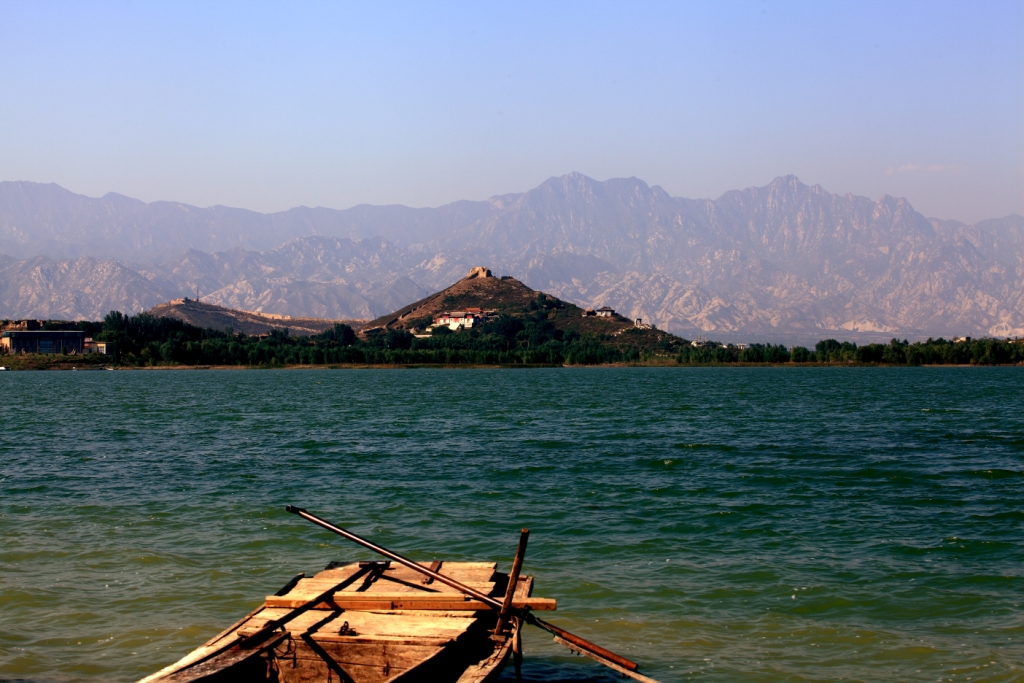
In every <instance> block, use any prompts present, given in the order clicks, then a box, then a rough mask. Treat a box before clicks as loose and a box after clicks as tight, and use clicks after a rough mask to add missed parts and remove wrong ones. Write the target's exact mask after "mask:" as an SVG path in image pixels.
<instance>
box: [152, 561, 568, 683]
mask: <svg viewBox="0 0 1024 683" xmlns="http://www.w3.org/2000/svg"><path fill="white" fill-rule="evenodd" d="M423 566H425V567H428V568H429V569H431V570H433V571H440V572H443V574H444V575H445V576H449V577H451V578H453V579H456V580H458V581H460V582H461V583H464V584H466V585H468V586H471V587H472V588H475V589H476V590H478V591H480V592H482V593H484V594H486V595H490V596H496V597H497V598H498V599H501V598H502V597H503V596H504V595H505V593H506V590H507V587H508V579H509V576H508V574H505V573H502V572H498V571H497V565H496V563H494V562H435V563H433V564H429V565H428V564H424V565H423ZM532 590H533V577H530V576H520V577H519V578H518V581H517V586H516V588H515V591H514V597H513V603H512V604H513V607H520V608H524V607H529V608H530V609H532V610H552V609H554V608H555V601H554V600H550V599H546V598H533V597H531V593H532ZM496 621H497V613H496V612H495V611H494V610H492V609H490V608H489V607H488V606H486V605H484V604H482V603H480V602H479V601H476V600H472V599H471V598H468V597H466V596H464V595H462V594H461V593H459V592H458V591H456V590H455V589H453V588H451V587H449V586H446V585H444V584H441V583H438V582H436V581H433V580H432V579H430V578H429V577H424V576H423V575H421V574H419V573H417V572H415V571H413V570H412V569H409V568H408V567H404V566H401V565H395V564H393V563H391V562H360V563H355V564H338V563H332V564H330V565H328V568H327V569H325V570H324V571H322V572H319V573H318V574H316V575H315V576H313V577H310V578H305V577H301V576H300V577H296V579H295V580H294V581H292V582H291V583H289V584H288V585H286V586H285V587H284V588H283V589H282V590H281V591H278V593H277V594H276V595H272V596H268V597H267V598H266V600H265V601H264V603H263V605H261V606H260V607H259V608H258V609H256V610H255V611H254V612H252V613H251V614H249V615H247V616H246V617H245V618H243V619H242V620H241V621H239V622H238V623H236V624H234V625H233V626H232V627H231V628H229V629H227V630H226V631H224V632H223V633H220V634H219V635H217V636H215V637H214V638H212V639H210V640H209V641H207V642H206V643H204V644H203V645H202V646H201V647H199V648H197V649H196V650H194V651H193V652H191V653H190V654H188V655H187V656H186V657H184V658H183V659H181V660H180V661H178V662H176V663H175V664H172V665H171V666H168V667H167V668H165V669H163V670H161V671H158V672H157V673H155V674H153V675H152V676H149V677H147V678H144V679H142V681H140V683H157V682H158V681H159V682H160V683H184V682H185V681H210V682H213V681H229V680H230V681H280V682H281V683H300V682H301V683H307V682H309V681H343V682H344V681H351V682H353V683H385V682H386V683H399V681H401V682H402V683H409V682H412V681H453V682H455V681H457V682H458V683H483V682H484V681H493V680H495V679H497V677H498V675H499V674H500V673H501V670H502V668H503V667H504V666H505V664H506V662H507V661H508V659H509V656H510V654H511V653H512V651H513V650H516V652H517V653H518V652H520V651H521V650H520V648H519V645H518V643H519V642H520V640H519V639H520V628H521V623H520V620H519V619H516V618H513V619H510V620H509V624H508V626H507V628H505V629H503V631H502V632H501V633H500V634H498V635H495V634H494V633H493V632H492V631H493V629H494V627H495V624H496ZM518 657H519V655H518V654H517V661H518Z"/></svg>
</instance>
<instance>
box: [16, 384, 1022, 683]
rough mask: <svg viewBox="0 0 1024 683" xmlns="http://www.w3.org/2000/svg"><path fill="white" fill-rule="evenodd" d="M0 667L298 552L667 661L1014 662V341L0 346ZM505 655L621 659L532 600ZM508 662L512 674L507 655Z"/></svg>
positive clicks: (771, 676) (41, 664) (195, 620)
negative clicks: (14, 351) (71, 357)
mask: <svg viewBox="0 0 1024 683" xmlns="http://www.w3.org/2000/svg"><path fill="white" fill-rule="evenodd" d="M0 396H2V407H0V680H4V681H11V680H18V681H32V682H38V683H44V682H50V681H54V682H61V681H99V680H112V681H133V680H136V679H138V678H140V677H142V676H143V675H146V674H148V673H151V672H152V671H154V670H156V669H157V668H159V667H161V666H163V665H165V664H167V663H170V662H172V661H174V660H176V659H178V658H179V657H181V656H182V655H184V654H185V653H187V652H188V651H189V650H191V649H192V648H194V647H195V646H197V645H198V644H199V643H201V642H202V641H203V640H205V639H206V638H208V637H210V636H211V635H213V634H214V633H216V632H217V631H219V630H221V629H222V628H224V627H225V626H227V625H228V624H229V623H231V622H232V621H234V620H235V619H237V618H238V617H240V616H242V615H243V614H245V613H246V612H248V611H249V610H251V609H253V608H254V607H255V606H257V605H258V604H259V603H260V601H261V600H262V598H263V596H265V595H267V594H269V593H272V592H274V591H275V590H276V589H277V588H279V587H280V586H281V585H282V584H283V583H285V582H286V581H287V580H288V579H289V578H291V577H292V576H293V575H294V574H295V573H296V572H298V571H305V572H306V573H307V574H309V573H312V572H315V571H318V570H319V569H322V568H323V566H324V565H325V564H326V563H327V562H328V561H331V560H357V559H371V555H370V554H369V553H368V552H367V551H364V550H362V549H361V548H359V547H356V546H354V545H352V544H350V543H348V542H347V541H345V540H343V539H341V538H339V537H336V536H332V535H331V534H329V533H327V532H325V531H323V530H321V529H318V528H317V527H314V526H313V525H311V524H309V523H307V522H304V521H302V520H300V519H298V518H296V517H294V516H293V515H289V514H287V513H286V512H284V510H283V506H284V505H285V504H286V503H292V504H297V505H300V506H303V507H306V508H308V509H309V510H310V511H312V512H315V513H318V514H320V515H321V516H323V517H326V518H327V519H329V520H331V521H333V522H335V523H337V524H339V525H341V526H345V527H348V528H350V529H352V530H353V531H355V532H357V533H360V534H363V535H365V536H368V537H370V538H371V539H373V540H375V541H377V542H379V543H381V544H383V545H385V546H388V547H391V548H392V549H394V550H396V551H398V552H404V553H406V554H408V555H410V556H412V557H414V558H416V559H419V560H430V559H446V560H485V559H491V560H497V561H499V562H500V563H501V565H502V567H503V568H506V569H507V567H508V564H509V561H510V559H511V555H512V554H513V552H514V550H515V546H516V542H517V539H518V531H519V528H520V527H522V526H527V527H529V528H530V529H531V532H532V533H531V537H530V546H529V552H528V554H527V561H526V571H528V572H529V573H531V574H533V575H534V576H535V577H536V590H535V595H541V596H546V597H554V598H557V599H558V601H559V607H558V611H557V612H554V613H549V615H548V616H546V617H545V618H550V620H551V621H552V622H553V623H555V624H557V625H560V626H563V627H565V628H568V629H569V630H571V631H574V632H576V633H578V634H580V635H582V636H584V637H586V638H589V639H591V640H593V641H595V642H597V643H599V644H601V645H603V646H605V647H607V648H609V649H611V650H614V651H617V652H620V653H621V654H623V655H626V656H628V657H630V658H632V659H635V660H637V661H639V662H640V663H641V665H642V670H643V671H644V672H645V673H647V674H648V675H650V676H653V677H654V678H657V679H659V680H661V681H663V682H668V681H682V680H696V681H708V682H711V681H716V682H717V681H722V682H724V681H742V682H747V681H749V682H751V683H753V682H754V681H757V682H759V683H775V682H782V681H787V682H795V681H971V682H972V683H977V682H979V681H991V682H996V681H998V682H1003V681H1007V682H1009V681H1022V680H1024V373H1022V370H1021V369H1018V368H887V369H886V368H595V369H540V370H393V371H373V370H368V371H349V370H345V371H337V370H333V371H332V370H301V371H223V372H219V371H216V372H214V371H180V372H173V371H172V372H159V371H155V372H142V371H140V372H45V373H44V372H35V373H29V372H23V373H15V372H7V373H0ZM525 652H526V666H525V669H524V673H525V677H526V679H527V680H529V681H585V680H595V681H612V680H618V679H617V677H616V676H614V675H610V674H608V673H605V671H604V670H603V669H601V667H599V666H598V665H596V664H593V663H591V662H589V660H585V659H582V658H579V657H574V656H572V655H570V654H569V653H568V652H567V651H566V650H563V649H562V648H560V647H559V646H557V645H555V644H554V643H552V642H551V640H550V637H549V636H547V635H546V634H544V633H543V632H540V631H537V630H536V629H532V631H531V632H530V633H528V636H527V638H526V642H525ZM505 679H506V680H512V676H511V672H510V671H509V672H506V674H505Z"/></svg>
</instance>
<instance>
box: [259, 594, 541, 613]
mask: <svg viewBox="0 0 1024 683" xmlns="http://www.w3.org/2000/svg"><path fill="white" fill-rule="evenodd" d="M306 602H308V601H307V600H304V599H293V598H291V597H290V596H287V595H286V596H281V597H279V596H276V595H268V596H267V599H266V602H265V603H264V605H265V606H266V607H284V608H295V607H300V606H302V605H304V604H306ZM512 607H513V608H516V609H521V608H523V607H529V608H530V609H532V610H535V611H553V610H555V609H556V607H557V601H556V600H555V599H554V598H519V597H517V598H513V600H512ZM313 609H348V610H401V609H414V610H451V611H458V610H467V611H480V610H490V609H491V608H490V606H489V605H486V604H484V603H483V602H480V601H479V600H469V599H466V598H463V597H459V598H455V597H443V596H438V595H430V594H429V593H428V594H415V593H413V594H407V593H379V594H368V593H335V594H334V596H333V597H331V598H327V599H326V600H323V601H321V602H319V603H317V604H316V605H314V606H313Z"/></svg>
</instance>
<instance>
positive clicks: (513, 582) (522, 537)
mask: <svg viewBox="0 0 1024 683" xmlns="http://www.w3.org/2000/svg"><path fill="white" fill-rule="evenodd" d="M529 540H530V530H529V529H527V528H525V527H523V530H522V531H520V532H519V546H518V547H517V548H516V556H515V559H514V560H512V571H511V572H509V574H508V588H506V589H505V600H504V602H502V603H501V610H499V611H498V623H497V624H495V625H494V635H496V636H500V635H501V632H502V631H503V630H505V622H506V621H508V613H509V610H511V609H512V598H513V597H514V596H515V594H516V587H517V586H518V585H519V572H521V571H522V569H523V559H525V557H526V542H527V541H529Z"/></svg>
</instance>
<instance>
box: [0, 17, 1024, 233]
mask: <svg viewBox="0 0 1024 683" xmlns="http://www.w3.org/2000/svg"><path fill="white" fill-rule="evenodd" d="M570 171H580V172H582V173H585V174H587V175H590V176H592V177H595V178H598V179H601V180H603V179H606V178H612V177H623V176H637V177H639V178H642V179H643V180H646V181H647V182H649V183H651V184H657V185H661V186H662V187H664V188H665V189H666V190H667V191H668V192H670V193H671V194H673V195H678V196H686V197H707V196H711V197H715V196H718V195H720V194H721V193H722V192H725V191H727V190H730V189H734V188H742V187H747V186H751V185H763V184H766V183H768V182H769V181H771V179H772V178H774V177H776V176H779V175H784V174H787V173H794V174H796V175H798V176H799V177H800V178H801V179H802V180H803V181H804V182H806V183H809V184H814V183H819V184H821V185H822V186H824V187H825V188H826V189H828V190H830V191H832V192H837V193H846V192H851V193H854V194H863V195H867V196H870V197H873V198H877V197H879V196H881V195H883V194H891V195H897V196H906V197H908V198H909V199H910V200H911V202H912V203H913V204H914V206H915V207H917V208H918V209H919V210H921V211H922V212H924V213H925V214H927V215H937V216H941V217H948V218H957V219H960V220H965V221H973V220H977V219H980V218H987V217H993V216H1000V215H1004V214H1007V213H1009V212H1017V213H1022V214H1024V2H1020V1H1017V2H1012V1H1008V2H977V1H975V2H957V3H946V2H934V1H932V2H894V1H892V0H890V1H888V2H879V3H873V2H848V3H844V2H821V1H818V2H808V3H795V2H790V3H783V2H764V1H763V0H754V1H752V2H733V3H718V2H701V3H686V2H671V3H655V2H650V3H641V2H623V3H596V2H583V3H572V2H561V1H558V2H556V1H553V0H552V1H549V2H543V3H528V2H521V1H517V2H511V3H498V2H471V3H434V2H416V3H409V4H404V3H398V4H385V3H360V4H339V3H297V2H288V3H284V2H282V3H255V2H244V3H242V2H239V3H233V2H201V3H189V2H166V3H161V2H126V3H101V2H80V3H71V2H59V3H46V2H27V1H26V2H16V1H12V0H0V180H33V181H39V182H56V183H59V184H61V185H63V186H65V187H67V188H69V189H71V190H74V191H76V192H81V193H84V194H89V195H93V196H98V195H102V194H104V193H106V192H108V191H115V192H120V193H122V194H126V195H129V196H133V197H138V198H140V199H144V200H147V201H152V200H156V199H174V200H180V201H185V202H189V203H192V204H197V205H200V206H208V205H213V204H226V205H231V206H243V207H248V208H253V209H258V210H261V211H273V210H280V209H285V208H288V207H291V206H296V205H300V204H305V205H310V206H317V205H319V206H330V207H336V208H343V207H347V206H352V205H354V204H358V203H364V202H367V203H375V204H380V203H401V204H407V205H411V206H436V205H440V204H443V203H446V202H449V201H453V200H455V199H461V198H466V199H482V198H485V197H488V196H491V195H494V194H499V193H505V192H516V191H522V190H526V189H529V188H531V187H534V186H536V185H537V184H539V183H540V182H542V181H543V180H544V179H545V178H548V177H550V176H553V175H561V174H563V173H567V172H570Z"/></svg>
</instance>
